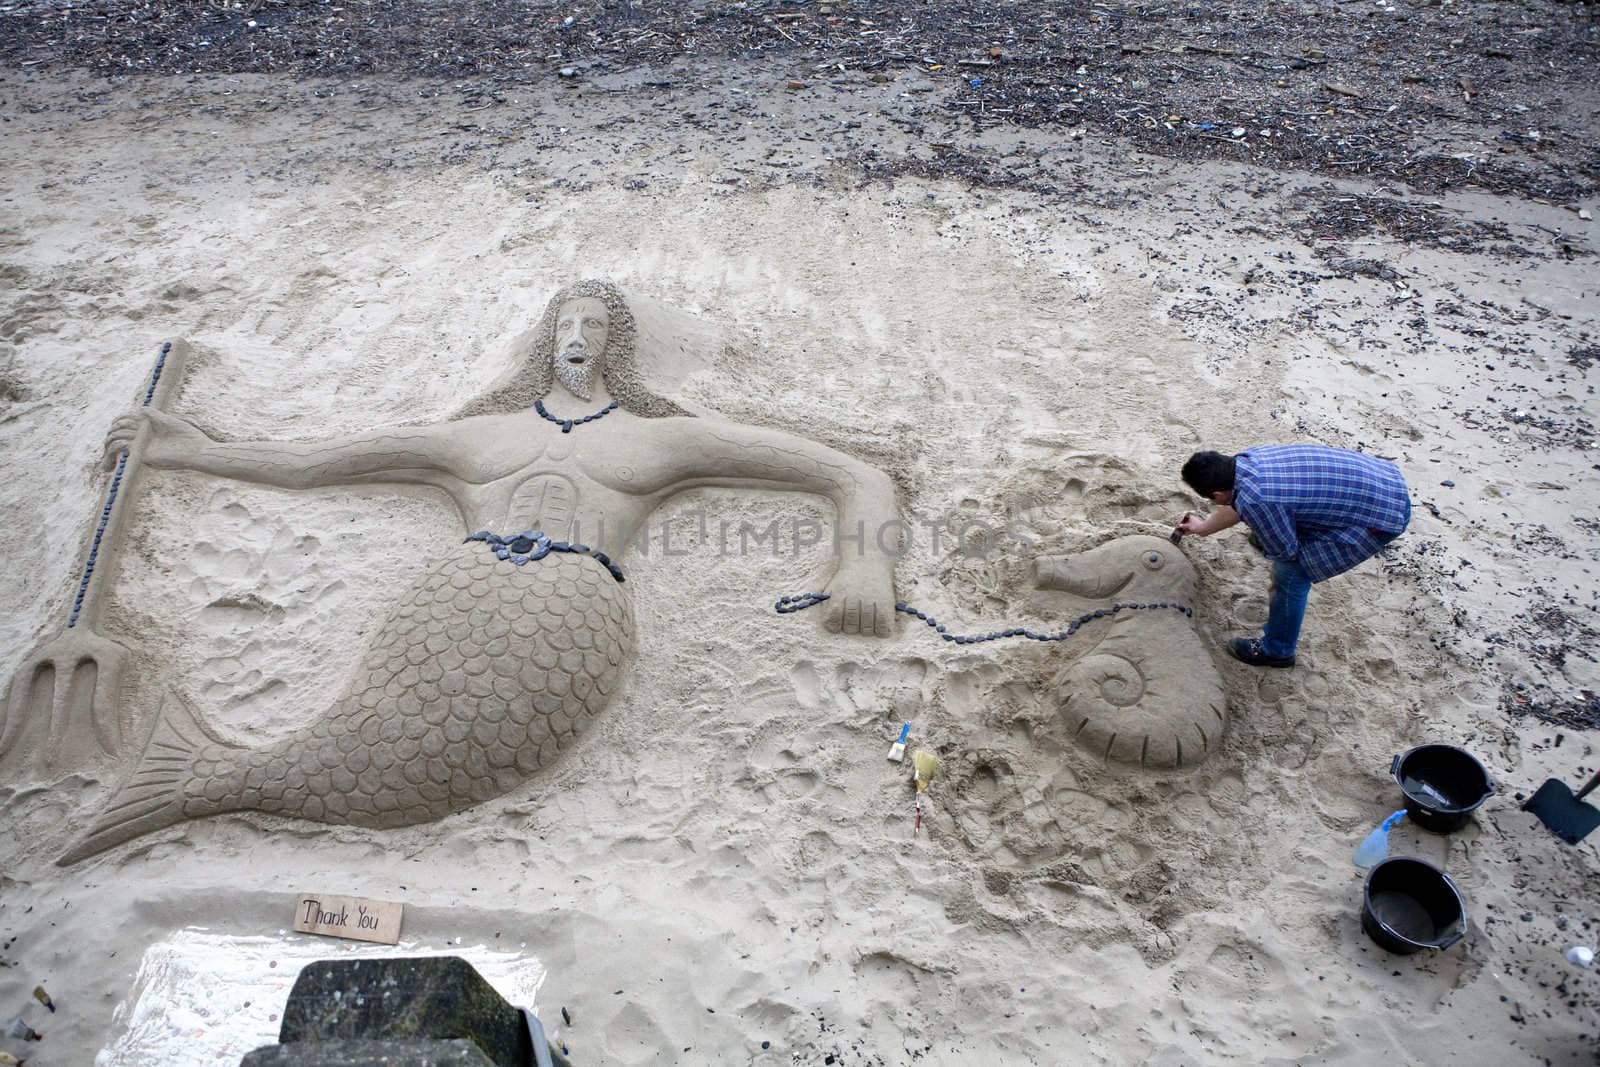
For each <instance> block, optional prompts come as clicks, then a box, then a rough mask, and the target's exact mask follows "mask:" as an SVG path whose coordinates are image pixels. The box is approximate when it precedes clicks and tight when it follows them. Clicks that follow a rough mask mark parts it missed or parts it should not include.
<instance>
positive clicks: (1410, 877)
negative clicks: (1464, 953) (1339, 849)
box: [1361, 856, 1467, 956]
mask: <svg viewBox="0 0 1600 1067" xmlns="http://www.w3.org/2000/svg"><path fill="white" fill-rule="evenodd" d="M1361 928H1362V929H1363V930H1365V931H1366V932H1367V936H1368V937H1370V938H1372V940H1373V941H1374V942H1376V943H1377V945H1378V947H1379V948H1383V949H1387V950H1388V951H1390V952H1394V953H1398V954H1400V955H1402V956H1404V955H1409V954H1410V953H1413V952H1416V951H1417V950H1418V949H1424V948H1440V949H1443V948H1449V947H1450V946H1451V945H1453V944H1455V943H1456V942H1457V941H1460V940H1461V939H1462V938H1463V937H1466V936H1467V906H1466V904H1465V903H1464V902H1463V901H1462V899H1461V893H1460V892H1459V891H1458V890H1457V889H1456V884H1455V883H1454V882H1452V881H1451V880H1450V879H1449V877H1448V876H1447V875H1446V874H1445V873H1444V872H1443V871H1441V870H1440V869H1439V868H1437V867H1435V866H1434V865H1433V864H1431V863H1424V862H1423V861H1422V860H1418V859H1412V858H1411V857H1410V856H1396V857H1394V858H1393V859H1386V860H1384V861H1382V862H1381V863H1379V864H1378V865H1377V866H1375V867H1373V868H1372V872H1371V873H1370V874H1368V875H1367V886H1366V891H1365V893H1364V895H1363V899H1362V902H1361Z"/></svg>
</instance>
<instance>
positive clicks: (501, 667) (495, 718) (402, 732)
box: [61, 281, 896, 864]
mask: <svg viewBox="0 0 1600 1067" xmlns="http://www.w3.org/2000/svg"><path fill="white" fill-rule="evenodd" d="M532 340H533V344H532V346H531V352H530V354H529V358H527V359H526V360H524V361H522V363H521V365H520V366H519V367H518V368H517V369H516V370H515V372H514V373H512V374H511V375H510V376H509V377H508V378H507V379H506V380H505V381H504V382H503V383H502V384H501V385H500V386H499V387H498V388H495V389H493V390H491V391H490V392H489V393H487V394H486V395H485V396H483V397H481V398H479V399H478V400H477V401H475V402H473V403H471V404H469V405H468V406H467V407H466V408H465V409H463V411H462V412H461V414H460V416H459V417H458V418H456V419H455V420H452V421H449V422H445V423H442V424H437V425H428V426H418V427H404V428H398V429H386V430H379V431H375V432H370V433H362V434H355V435H352V436H348V437H343V438H337V439H333V440H327V441H320V442H276V441H241V442H223V441H217V440H213V439H212V438H211V437H209V436H207V435H206V434H205V433H203V432H202V431H201V430H200V429H199V428H197V427H196V426H194V425H193V424H191V423H189V422H187V421H185V420H183V419H180V418H177V417H174V416H172V415H168V414H165V413H162V412H160V411H157V410H152V409H148V408H147V409H143V410H141V411H138V412H136V413H135V414H132V415H129V416H125V417H123V418H122V419H119V420H118V421H117V423H116V424H115V425H114V427H113V429H112V431H111V434H110V436H109V438H108V442H107V444H108V450H111V451H120V450H121V449H122V448H123V447H124V446H125V445H126V444H127V443H128V442H130V441H131V440H134V439H135V438H140V439H141V440H145V441H146V445H145V456H144V461H145V462H146V463H147V464H149V465H151V466H155V467H166V468H182V469H186V470H193V471H199V472H202V473H206V474H211V475H215V476H218V477H225V478H235V479H241V480H245V481H252V482H258V483H262V484H266V485H272V486H278V487H283V488H289V489H300V488H311V487H317V486H330V485H359V484H372V483H402V484H414V485H426V486H433V487H437V488H439V489H442V490H444V491H445V492H446V493H447V494H448V495H449V497H450V499H451V500H452V501H454V503H455V505H456V507H457V508H458V510H459V511H460V514H461V517H462V520H463V523H464V525H465V528H466V530H467V532H468V534H469V536H468V537H467V538H466V539H465V540H464V541H462V542H461V543H459V544H457V545H456V546H454V547H453V548H451V549H450V550H448V551H447V552H446V553H445V554H444V556H443V557H442V558H441V559H439V560H438V561H437V562H436V563H435V564H434V565H433V566H432V567H431V568H430V569H429V570H428V571H427V572H426V573H425V574H423V575H422V577H421V578H420V579H419V580H418V581H417V582H416V584H415V585H414V587H413V588H412V589H411V590H410V591H409V592H407V593H405V594H404V595H403V596H401V597H400V599H399V602H398V604H397V605H396V606H395V607H394V608H393V610H392V611H391V612H390V614H389V616H388V617H387V619H385V621H384V622H383V624H382V625H380V626H378V627H377V628H376V629H375V631H374V637H373V638H372V640H371V644H370V646H369V647H368V649H367V651H366V653H365V655H364V656H363V657H362V660H361V662H360V666H359V668H358V670H357V671H356V673H355V676H354V677H353V678H352V679H351V680H350V682H349V684H348V686H347V687H346V689H345V691H344V693H343V694H342V695H341V696H340V697H339V698H338V699H337V700H336V701H335V702H334V703H333V705H332V706H331V707H330V708H328V709H327V711H326V712H325V713H323V714H322V715H321V716H320V717H319V718H317V719H316V720H315V721H314V722H313V723H311V724H310V725H308V726H306V727H304V728H302V729H301V730H299V731H298V732H297V733H295V734H294V735H292V736H290V737H288V738H285V739H284V740H282V741H280V742H278V743H276V744H273V745H269V746H266V747H262V748H255V749H246V748H242V747H238V746H235V745H231V744H229V743H227V742H225V741H223V740H221V739H219V738H217V737H215V736H214V735H213V734H212V733H211V732H210V731H209V729H208V728H207V727H206V726H205V725H204V724H203V723H202V721H201V719H200V718H199V717H198V716H197V715H196V714H195V713H194V712H193V711H192V710H191V709H190V708H188V707H187V706H186V705H185V703H184V702H183V700H182V699H180V698H179V697H177V696H176V695H169V696H168V697H167V698H166V700H165V702H164V705H163V707H162V709H161V712H160V714H159V715H158V716H157V719H156V724H155V727H154V729H153V731H152V733H151V735H150V738H149V741H148V743H147V744H146V746H145V749H144V751H143V753H142V755H141V756H140V759H139V762H138V764H137V765H136V767H135V769H134V770H133V772H132V774H131V775H130V776H129V777H128V779H127V780H126V782H125V783H124V784H123V786H122V787H121V789H120V791H119V792H118V793H117V794H116V795H115V796H114V797H113V799H112V801H111V803H110V805H109V806H108V807H107V809H106V810H105V811H104V812H103V813H102V814H101V816H100V818H99V819H98V821H97V822H96V823H95V825H94V826H93V828H92V829H91V831H90V832H89V834H88V835H87V836H86V837H85V838H84V839H83V840H81V841H80V842H79V843H78V844H77V846H76V847H75V848H73V849H72V850H71V851H70V852H69V853H68V854H67V855H66V856H64V857H63V858H62V860H61V862H62V863H64V864H65V863H72V862H76V861H77V860H80V859H82V858H84V857H86V856H89V855H92V854H94V853H96V852H99V851H101V850H103V849H106V848H108V847H111V846H113V845H116V844H118V843H120V842H123V841H127V840H129V839H130V838H133V837H136V836H138V835H140V834H144V833H148V832H150V831H153V830H157V829H160V828H162V827H165V826H170V825H173V824H175V823H178V822H180V821H182V820H185V819H192V818H199V817H202V816H207V815H214V814H219V813H222V812H228V811H241V810H254V811H263V812H270V813H273V814H279V815H287V816H294V817H299V818H304V819H312V820H317V821H321V822H328V823H349V824H355V825H359V826H370V827H397V826H405V825H411V824H414V823H420V822H425V821H430V820H434V819H438V818H441V817H442V816H445V815H447V814H449V813H451V812H455V811H459V810H461V809H463V808H466V807H469V806H471V805H474V804H478V803H481V802H483V801H485V800H488V799H490V798H492V797H496V796H500V795H502V794H504V793H506V792H507V791H509V790H511V789H513V788H515V787H516V786H517V785H518V784H519V783H521V782H523V781H525V780H526V779H527V778H528V777H529V776H530V775H532V774H534V773H536V772H537V771H539V770H540V769H541V768H543V767H546V766H548V765H549V764H550V763H551V762H552V761H553V760H555V759H556V758H557V757H558V756H559V755H560V753H561V752H562V751H563V749H565V748H567V747H569V746H570V744H571V743H572V741H573V739H574V738H575V737H576V736H577V735H578V734H580V733H581V732H582V731H583V729H584V728H585V726H587V725H588V724H589V723H591V722H592V721H593V720H594V718H595V716H597V715H598V714H600V712H601V711H602V710H603V709H604V708H605V706H606V704H607V703H608V702H609V700H610V698H611V696H612V694H613V693H614V692H615V691H616V689H617V686H618V685H619V684H620V682H621V679H622V676H623V674H624V671H625V670H626V668H627V665H628V662H629V659H630V655H631V652H632V650H633V647H634V640H635V636H634V623H633V616H632V611H631V608H630V606H629V601H628V598H627V595H626V593H625V592H624V588H623V585H622V581H623V578H624V576H623V574H622V572H621V571H620V569H619V568H618V566H617V564H616V563H615V561H613V560H612V559H611V558H610V556H609V555H608V554H607V553H606V552H605V551H604V550H603V548H604V547H605V546H621V545H626V544H628V543H630V542H631V541H632V540H633V538H634V536H635V535H636V533H637V531H638V529H639V527H640V526H641V524H642V523H644V522H645V520H646V519H647V518H648V516H649V515H650V513H651V512H652V511H653V510H654V509H655V508H656V507H657V506H658V505H659V504H661V503H662V502H663V501H664V500H666V499H667V498H668V497H670V496H672V495H673V494H675V493H678V492H680V491H682V490H685V489H689V488H692V487H696V486H707V485H715V486H729V487H755V488H765V489H783V490H797V491H803V492H809V493H815V494H818V495H821V496H825V497H827V498H829V499H830V500H831V501H832V502H833V504H834V506H835V508H836V509H837V511H838V517H839V520H840V522H841V524H843V525H845V526H848V527H851V528H853V527H854V526H855V524H856V523H857V522H858V521H861V522H865V524H866V526H867V528H869V529H876V528H879V527H881V526H882V525H883V524H884V523H887V522H890V521H892V520H894V519H895V518H896V510H895V500H894V491H893V487H892V485H891V483H890V481H889V479H888V477H887V476H886V475H884V474H883V473H881V472H879V471H877V470H874V469H872V468H871V467H869V466H867V465H866V464H864V463H862V462H860V461H858V460H855V459H852V458H851V457H849V456H846V455H844V454H842V453H839V452H837V451H835V450H833V449H830V448H828V447H826V446H823V445H820V444H817V443H815V442H812V441H807V440H804V439H801V438H798V437H794V436H792V435H789V434H786V433H782V432H779V431H776V430H771V429H766V428H760V427H753V426H744V425H738V424H735V423H731V422H727V421H723V420H720V419H714V418H707V417H693V416H690V415H687V414H686V413H684V412H682V411H681V410H680V409H679V408H678V407H676V406H675V405H674V404H672V403H671V402H670V401H668V400H666V399H664V398H662V397H660V396H657V395H655V394H654V393H652V392H651V391H650V390H649V389H647V388H646V387H645V385H644V382H643V379H642V378H641V377H640V375H639V373H638V371H637V369H636V366H635V362H634V355H635V351H634V349H635V343H634V342H635V330H634V322H633V317H632V315H631V313H630V310H629V307H628V304H627V302H626V301H625V300H624V299H623V296H622V294H621V293H620V292H619V291H618V290H617V289H616V288H615V287H614V286H612V285H610V284H608V283H604V282H594V281H590V282H582V283H579V284H578V285H575V286H573V287H571V288H568V289H566V290H563V291H562V292H560V293H558V294H557V295H556V296H555V297H554V298H553V299H552V300H551V301H550V303H549V305H548V307H547V308H546V311H545V314H544V317H543V319H541V321H540V324H539V326H538V328H537V329H536V330H535V331H534V332H533V334H532ZM581 539H587V540H589V541H592V542H593V547H591V545H589V544H586V543H584V541H583V540H581ZM835 566H836V569H835V571H834V573H833V574H832V575H831V576H830V577H829V579H828V580H827V581H826V583H825V584H824V585H823V589H824V591H825V592H827V593H829V594H830V600H829V602H828V605H827V611H826V613H825V620H826V625H827V626H828V628H829V629H831V630H834V631H842V632H845V633H860V634H869V635H877V636H887V635H888V634H890V633H891V632H892V623H893V619H894V590H893V558H892V556H889V555H886V554H881V553H869V554H865V555H861V556H855V555H841V556H840V557H839V559H838V561H837V562H836V565H835Z"/></svg>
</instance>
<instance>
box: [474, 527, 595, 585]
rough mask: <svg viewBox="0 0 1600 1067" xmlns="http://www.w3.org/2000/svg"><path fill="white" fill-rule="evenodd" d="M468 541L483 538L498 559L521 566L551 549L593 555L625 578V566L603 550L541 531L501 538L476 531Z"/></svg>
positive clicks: (548, 552)
mask: <svg viewBox="0 0 1600 1067" xmlns="http://www.w3.org/2000/svg"><path fill="white" fill-rule="evenodd" d="M467 541H482V542H483V543H484V544H486V545H488V546H489V547H490V548H492V549H494V554H495V558H496V559H503V560H507V561H508V562H511V563H515V564H516V565H517V566H519V567H521V566H523V565H524V564H526V563H529V562H532V561H533V560H540V559H544V558H545V557H546V556H548V555H549V554H550V553H552V552H576V553H577V554H578V555H580V556H593V557H594V558H595V559H596V560H598V561H599V562H600V564H601V565H602V566H603V567H605V569H606V570H608V571H610V572H611V577H613V578H615V579H616V580H617V581H619V582H621V581H626V579H625V578H623V577H622V568H621V567H618V566H617V565H616V564H615V563H612V562H611V557H610V556H608V555H606V554H605V553H604V552H599V551H596V550H595V549H592V548H590V547H589V546H588V545H569V544H567V543H566V542H565V541H552V540H551V539H550V535H549V534H546V533H541V532H540V531H538V530H524V531H522V532H521V533H519V534H512V535H511V536H510V537H501V536H500V535H499V534H492V533H490V532H489V531H488V530H479V531H478V532H477V533H475V534H469V535H467V537H465V538H464V539H463V540H462V544H465V543H466V542H467Z"/></svg>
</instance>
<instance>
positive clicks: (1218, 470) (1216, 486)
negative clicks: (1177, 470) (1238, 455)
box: [1183, 452, 1233, 500]
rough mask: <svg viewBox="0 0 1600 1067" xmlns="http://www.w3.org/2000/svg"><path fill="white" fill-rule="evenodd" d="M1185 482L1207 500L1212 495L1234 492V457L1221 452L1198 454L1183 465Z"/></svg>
mask: <svg viewBox="0 0 1600 1067" xmlns="http://www.w3.org/2000/svg"><path fill="white" fill-rule="evenodd" d="M1183 480H1184V481H1186V482H1188V483H1189V487H1190V488H1191V489H1193V490H1194V491H1195V492H1197V493H1199V494H1200V495H1201V496H1203V497H1205V498H1206V499H1207V500H1210V499H1211V494H1212V493H1229V492H1232V491H1233V457H1232V456H1225V455H1223V454H1222V453H1221V452H1196V453H1195V454H1194V455H1192V456H1190V457H1189V460H1188V462H1187V463H1185V464H1184V465H1183Z"/></svg>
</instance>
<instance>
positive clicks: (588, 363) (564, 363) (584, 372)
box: [556, 346, 594, 400]
mask: <svg viewBox="0 0 1600 1067" xmlns="http://www.w3.org/2000/svg"><path fill="white" fill-rule="evenodd" d="M573 352H577V353H580V354H584V355H587V350H586V349H584V348H583V347H582V346H578V347H576V348H572V349H568V350H567V351H564V352H562V353H561V355H559V356H557V357H556V381H558V382H560V383H561V384H562V386H564V387H565V388H566V390H567V392H569V393H571V394H572V395H573V396H575V397H577V398H578V399H579V400H588V399H590V398H591V397H593V396H594V361H593V360H592V359H585V360H584V361H583V362H582V363H574V362H573V361H572V360H571V359H570V358H569V356H570V355H571V354H572V353H573Z"/></svg>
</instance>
